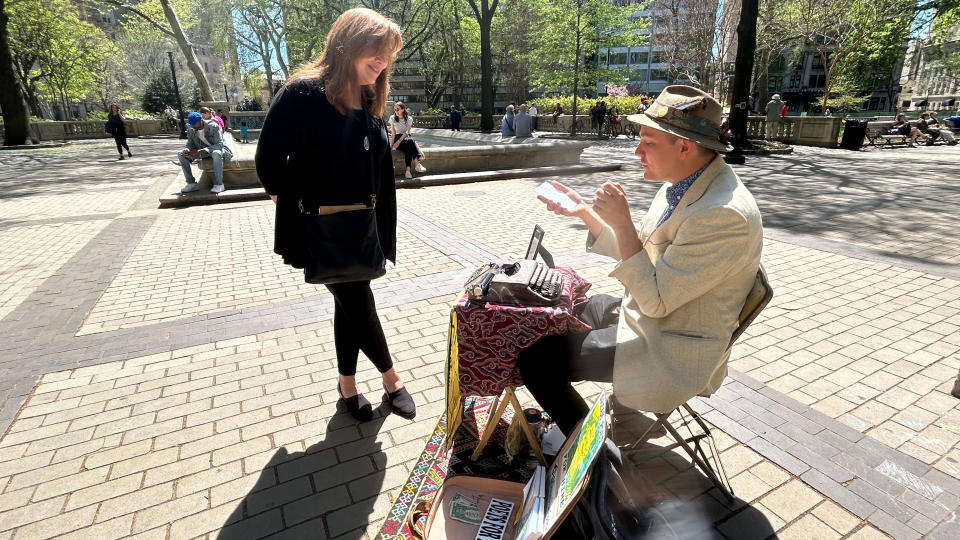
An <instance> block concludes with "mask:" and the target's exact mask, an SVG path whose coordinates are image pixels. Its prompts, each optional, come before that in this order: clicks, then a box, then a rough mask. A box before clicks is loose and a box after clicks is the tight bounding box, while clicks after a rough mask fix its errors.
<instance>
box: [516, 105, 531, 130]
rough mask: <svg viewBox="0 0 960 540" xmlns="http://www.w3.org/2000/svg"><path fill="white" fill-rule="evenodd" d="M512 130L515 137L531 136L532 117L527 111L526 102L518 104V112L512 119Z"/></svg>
mask: <svg viewBox="0 0 960 540" xmlns="http://www.w3.org/2000/svg"><path fill="white" fill-rule="evenodd" d="M513 130H514V132H516V134H517V135H516V136H517V137H533V117H532V116H530V113H528V112H527V104H526V103H524V104H522V105H520V112H518V113H517V116H516V117H515V118H514V119H513Z"/></svg>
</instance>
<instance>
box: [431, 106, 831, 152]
mask: <svg viewBox="0 0 960 540" xmlns="http://www.w3.org/2000/svg"><path fill="white" fill-rule="evenodd" d="M493 119H494V131H500V122H501V121H502V119H503V115H495V116H494V117H493ZM843 120H844V119H843V118H840V117H837V116H787V117H784V118H781V119H780V125H779V126H778V127H777V136H776V137H775V140H777V141H780V142H785V143H787V144H796V145H801V146H821V147H826V148H836V147H837V146H838V145H839V137H840V127H841V126H842V125H843ZM573 122H574V117H573V116H572V115H569V114H564V115H561V116H558V117H556V118H554V116H553V115H550V114H542V115H539V116H537V127H536V131H549V132H559V133H569V132H570V128H571V126H572V124H573ZM576 122H577V132H578V133H590V132H592V131H594V129H595V128H594V126H593V125H592V122H591V119H590V116H589V115H585V114H578V115H577V117H576ZM413 125H414V127H418V128H434V129H450V120H449V118H448V117H445V116H415V117H414V118H413ZM460 127H461V128H463V129H479V128H480V117H479V116H468V117H466V118H464V119H463V123H461V124H460ZM766 132H767V120H766V117H764V116H750V117H749V118H748V119H747V135H748V137H749V138H751V139H766V138H767V137H766Z"/></svg>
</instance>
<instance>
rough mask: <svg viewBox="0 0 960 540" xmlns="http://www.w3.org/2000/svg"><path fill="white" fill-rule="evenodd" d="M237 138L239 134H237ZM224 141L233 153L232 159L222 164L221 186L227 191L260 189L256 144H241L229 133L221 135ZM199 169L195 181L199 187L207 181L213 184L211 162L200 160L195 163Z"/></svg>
mask: <svg viewBox="0 0 960 540" xmlns="http://www.w3.org/2000/svg"><path fill="white" fill-rule="evenodd" d="M237 135H238V136H239V135H240V133H237ZM223 138H224V141H226V143H227V146H228V147H230V151H231V152H233V158H232V159H230V160H229V161H224V162H223V185H224V186H225V187H226V188H227V189H231V188H250V187H260V179H259V178H258V177H257V165H256V163H255V162H254V157H255V156H256V153H257V145H256V144H241V143H239V142H237V141H236V140H234V139H233V136H232V135H231V134H230V132H226V133H224V134H223ZM194 163H196V164H197V165H199V167H200V171H201V174H200V178H198V179H197V181H198V182H200V184H201V185H207V182H205V181H209V183H210V184H213V160H210V159H200V160H197V161H196V162H194Z"/></svg>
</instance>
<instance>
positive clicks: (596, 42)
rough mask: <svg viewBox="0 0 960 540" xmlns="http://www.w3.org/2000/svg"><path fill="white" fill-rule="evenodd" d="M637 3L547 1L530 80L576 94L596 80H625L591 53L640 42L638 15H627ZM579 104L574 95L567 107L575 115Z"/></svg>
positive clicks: (591, 85) (596, 0) (594, 83)
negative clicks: (632, 18) (636, 17)
mask: <svg viewBox="0 0 960 540" xmlns="http://www.w3.org/2000/svg"><path fill="white" fill-rule="evenodd" d="M640 7H641V6H638V5H636V4H634V5H627V6H624V7H619V6H617V5H616V4H614V3H611V2H609V1H608V0H549V3H548V4H547V6H546V13H545V14H544V18H543V20H544V22H545V26H544V31H543V34H542V38H541V42H540V47H539V50H538V51H537V57H538V58H539V62H537V64H536V65H534V66H533V69H532V71H533V81H534V83H535V84H537V85H538V86H541V87H543V88H550V89H558V90H566V91H568V92H569V91H572V93H573V95H574V96H578V95H579V94H580V93H581V92H583V91H588V92H589V91H591V90H592V89H593V88H596V84H597V81H600V80H603V81H607V82H620V81H623V80H624V79H625V78H624V76H623V75H622V74H620V73H619V72H617V71H612V70H610V69H608V68H607V67H606V66H605V65H604V63H602V62H598V61H597V60H596V56H595V55H596V53H597V51H600V50H604V49H606V48H608V47H616V46H628V45H638V44H639V43H640V41H641V37H640V36H639V35H638V33H637V31H638V30H639V29H640V28H641V25H642V19H638V20H631V16H632V15H633V13H634V11H635V10H636V9H639V8H640ZM587 89H591V90H587ZM579 108H580V103H579V100H578V99H574V103H573V106H572V108H571V110H569V111H568V112H569V113H570V114H577V113H578V109H579ZM575 127H576V125H575V124H574V128H575Z"/></svg>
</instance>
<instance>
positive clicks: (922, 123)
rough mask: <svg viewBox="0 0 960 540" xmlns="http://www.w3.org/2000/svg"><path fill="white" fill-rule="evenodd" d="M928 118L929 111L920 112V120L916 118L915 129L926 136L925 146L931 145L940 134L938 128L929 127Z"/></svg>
mask: <svg viewBox="0 0 960 540" xmlns="http://www.w3.org/2000/svg"><path fill="white" fill-rule="evenodd" d="M929 120H930V114H929V113H923V114H921V115H920V120H917V130H918V131H919V132H920V133H923V134H924V135H926V136H927V137H928V138H927V146H933V142H934V141H936V140H937V137H939V136H940V130H939V129H933V128H931V127H930V123H929Z"/></svg>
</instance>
